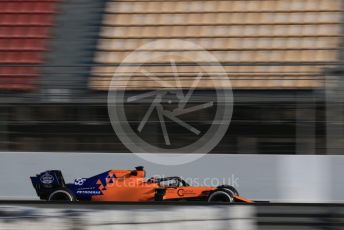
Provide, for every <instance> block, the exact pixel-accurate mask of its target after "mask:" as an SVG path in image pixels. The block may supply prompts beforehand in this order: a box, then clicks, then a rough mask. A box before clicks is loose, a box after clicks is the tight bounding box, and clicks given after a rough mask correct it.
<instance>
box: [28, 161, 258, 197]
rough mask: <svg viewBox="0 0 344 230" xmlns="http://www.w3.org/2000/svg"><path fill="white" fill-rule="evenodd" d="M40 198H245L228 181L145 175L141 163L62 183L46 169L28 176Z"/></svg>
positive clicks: (59, 172)
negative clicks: (203, 182)
mask: <svg viewBox="0 0 344 230" xmlns="http://www.w3.org/2000/svg"><path fill="white" fill-rule="evenodd" d="M31 182H32V184H33V187H34V188H35V190H36V192H37V195H38V196H39V197H40V199H41V200H49V201H59V200H65V201H87V200H88V201H132V202H145V201H180V200H185V201H208V202H228V203H231V202H246V203H251V202H252V201H251V200H248V199H246V198H243V197H240V196H239V193H238V192H237V190H236V189H235V188H234V187H232V186H229V185H222V186H218V187H203V186H199V187H195V186H190V185H189V184H187V183H186V182H185V181H184V180H182V179H181V178H180V177H166V178H150V179H148V180H146V179H145V171H144V170H143V167H142V166H139V167H136V169H135V170H109V171H106V172H103V173H101V174H98V175H95V176H93V177H89V178H79V179H75V181H74V183H69V184H68V183H67V184H66V183H65V181H64V179H63V176H62V173H61V171H59V170H48V171H45V172H42V173H40V174H37V175H36V176H34V177H31Z"/></svg>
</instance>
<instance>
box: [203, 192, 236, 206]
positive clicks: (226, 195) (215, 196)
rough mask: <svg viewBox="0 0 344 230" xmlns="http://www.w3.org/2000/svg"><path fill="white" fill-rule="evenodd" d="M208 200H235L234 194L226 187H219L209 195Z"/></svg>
mask: <svg viewBox="0 0 344 230" xmlns="http://www.w3.org/2000/svg"><path fill="white" fill-rule="evenodd" d="M208 202H211V203H215V202H221V203H222V202H223V203H232V202H234V194H233V193H231V192H229V191H226V190H224V189H217V190H215V191H214V192H212V193H211V194H210V195H209V197H208Z"/></svg>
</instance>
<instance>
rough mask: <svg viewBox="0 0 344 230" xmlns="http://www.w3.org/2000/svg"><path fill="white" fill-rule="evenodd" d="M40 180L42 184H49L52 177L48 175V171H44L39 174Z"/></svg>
mask: <svg viewBox="0 0 344 230" xmlns="http://www.w3.org/2000/svg"><path fill="white" fill-rule="evenodd" d="M40 180H41V182H42V183H43V184H51V183H53V182H54V177H53V176H52V175H50V174H49V173H44V174H43V175H42V176H41V178H40Z"/></svg>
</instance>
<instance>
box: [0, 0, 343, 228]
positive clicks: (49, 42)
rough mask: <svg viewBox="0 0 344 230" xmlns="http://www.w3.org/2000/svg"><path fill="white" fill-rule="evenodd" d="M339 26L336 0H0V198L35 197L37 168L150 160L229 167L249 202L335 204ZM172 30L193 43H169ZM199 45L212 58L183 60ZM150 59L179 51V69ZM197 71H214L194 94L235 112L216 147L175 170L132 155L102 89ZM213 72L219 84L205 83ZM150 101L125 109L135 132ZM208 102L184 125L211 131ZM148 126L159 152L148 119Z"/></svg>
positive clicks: (266, 224)
mask: <svg viewBox="0 0 344 230" xmlns="http://www.w3.org/2000/svg"><path fill="white" fill-rule="evenodd" d="M343 22H344V0H164V1H163V0H117V1H115V0H0V158H1V159H0V181H2V186H0V199H1V200H17V199H27V200H34V199H37V196H36V194H35V191H34V189H33V188H32V186H31V184H30V181H29V178H28V177H29V176H32V175H35V174H36V173H38V172H40V171H43V170H47V169H61V170H62V171H63V173H64V176H65V178H66V181H73V179H75V178H78V177H81V176H82V177H87V176H91V175H94V174H97V173H99V172H101V171H103V170H104V171H105V170H108V169H111V168H128V169H131V168H133V167H134V166H137V165H144V166H145V168H146V170H147V173H148V176H154V175H162V176H171V175H178V176H183V177H186V178H195V179H201V180H204V179H207V178H221V179H223V178H224V179H226V180H227V179H232V178H237V180H238V181H237V183H238V186H237V188H238V189H239V191H240V194H241V195H243V196H245V197H248V198H250V199H254V200H269V201H272V202H301V203H305V202H315V203H318V202H323V203H327V202H330V203H338V202H341V203H342V202H343V201H344V186H343V185H344V179H343V177H342V176H341V175H343V173H344V167H343V166H344V158H343V157H342V156H340V155H342V154H343V150H344V142H343V138H344V116H343V115H344V106H343V105H344V104H343V103H344V92H343V87H344V24H343ZM156 39H160V40H161V41H163V44H164V45H162V46H156V47H154V46H153V47H150V48H149V49H147V50H145V51H144V52H143V51H140V52H141V53H142V56H141V55H140V53H138V54H139V55H137V57H136V59H135V61H134V62H132V63H128V65H127V68H126V71H123V72H121V69H120V68H118V67H119V66H120V65H121V63H122V61H123V60H124V59H125V58H126V57H127V56H128V55H129V54H130V53H131V52H133V51H135V50H136V49H137V48H139V47H141V46H142V45H145V44H147V43H149V42H153V41H155V40H156ZM176 39H180V40H183V41H186V42H191V43H193V44H196V45H198V46H199V48H193V49H188V48H185V47H184V46H183V45H180V46H178V44H177V45H176V41H177V40H176ZM203 49H204V50H207V51H208V52H209V53H210V54H211V55H213V56H214V57H215V58H216V59H217V60H218V63H214V62H213V61H211V60H209V61H202V62H197V61H196V62H192V61H190V60H187V59H185V58H183V55H186V54H187V55H189V56H190V55H191V56H192V57H195V60H197V57H198V55H200V54H202V51H203ZM145 55H146V56H145ZM150 55H151V56H154V55H157V56H161V57H173V63H174V64H175V67H173V66H171V61H170V60H169V59H168V58H161V59H154V58H152V59H150V60H148V61H147V60H145V57H147V56H148V57H149V56H150ZM174 64H173V65H174ZM217 67H221V68H223V69H221V70H223V71H218V70H219V68H217ZM131 68H132V69H131ZM200 69H206V70H207V72H208V75H205V76H204V77H203V79H202V80H201V81H200V84H199V85H198V86H197V87H196V89H195V91H194V95H195V96H194V97H193V101H191V102H190V104H191V105H197V104H200V103H206V102H209V101H213V100H214V96H215V95H216V90H217V89H218V88H222V89H224V90H226V91H232V92H233V102H234V103H233V115H232V118H231V123H230V125H229V128H228V131H227V132H226V134H225V135H224V137H223V138H222V140H221V141H220V142H219V143H218V144H217V145H216V147H215V148H213V149H212V151H211V154H208V155H206V156H204V157H203V158H202V159H200V160H197V161H194V162H192V163H189V164H185V165H177V166H166V165H159V164H154V163H152V162H147V161H145V160H143V159H141V158H139V157H138V156H137V155H134V154H130V150H129V149H128V148H127V147H126V146H125V145H124V144H123V143H122V141H121V140H120V139H119V137H118V135H119V134H121V133H118V132H115V131H114V129H113V127H112V125H111V122H110V119H109V115H108V104H107V103H108V102H107V98H108V93H109V92H122V91H124V90H125V91H126V92H125V93H126V95H128V96H131V95H133V96H135V95H139V94H141V93H147V92H151V91H155V90H158V91H159V92H165V91H166V92H167V91H168V93H169V98H168V99H170V98H172V97H173V93H174V89H171V88H169V87H164V85H163V84H157V82H156V80H155V81H154V80H152V78H151V77H149V76H148V75H147V74H146V73H149V74H152V75H154V76H157V77H158V79H159V82H161V83H171V82H172V81H173V79H174V77H175V73H176V70H177V72H178V77H179V79H180V81H181V85H182V88H183V90H188V89H190V88H192V87H193V82H194V81H195V80H196V79H197V76H198V74H199V71H200ZM115 72H116V73H117V74H116V75H114V73H115ZM128 73H129V74H131V78H129V77H128ZM211 76H216V78H217V79H218V80H219V81H218V82H217V81H216V80H215V82H213V84H210V83H209V79H210V77H211ZM223 79H229V80H230V81H231V87H230V86H229V85H222V84H221V80H223ZM112 80H114V81H115V84H111V81H112ZM126 80H129V82H126ZM171 94H172V96H171ZM151 102H152V100H147V101H143V102H140V103H125V104H124V109H125V113H126V116H127V120H128V121H129V125H130V126H131V127H132V128H133V129H136V128H137V126H139V124H140V122H141V120H142V117H143V116H144V114H145V112H146V111H147V109H148V108H149V106H150V103H151ZM171 102H172V100H171ZM163 103H165V104H164V106H166V108H167V109H171V110H172V109H173V108H175V106H176V105H175V104H174V103H169V100H167V101H164V102H163ZM166 104H167V105H166ZM218 105H219V101H217V102H216V106H215V107H213V108H208V109H204V110H200V111H197V112H193V113H190V114H188V116H186V117H184V121H185V122H186V123H187V124H189V125H192V126H193V127H195V128H196V129H198V130H201V131H205V130H207V129H209V126H211V125H212V124H215V125H217V126H221V125H222V122H223V120H216V119H215V120H214V110H215V109H216V108H218ZM220 105H221V103H220ZM228 120H230V117H228ZM118 122H119V123H121V122H126V121H124V120H119V121H118ZM165 123H166V128H167V130H168V132H169V135H170V138H171V140H172V141H173V143H174V146H184V145H185V144H186V143H190V142H192V141H194V139H193V138H194V137H193V136H192V134H191V133H190V132H189V131H188V130H186V129H185V128H183V127H180V126H179V125H178V124H176V122H174V121H172V120H169V119H166V121H165ZM117 131H118V130H117ZM142 136H143V137H144V138H143V139H144V140H145V141H147V142H148V143H151V144H153V145H155V146H157V147H161V148H168V146H166V140H165V139H164V137H163V135H162V126H161V124H160V123H159V119H158V115H157V114H153V115H152V117H151V119H150V120H149V121H148V122H147V127H146V128H145V129H144V132H143V133H142ZM132 144H135V143H132ZM235 180H236V179H235ZM2 202H4V201H2ZM0 203H1V202H0ZM1 204H2V205H0V228H1V227H2V228H3V229H22V228H24V227H25V229H29V227H30V226H31V227H32V229H39V228H38V227H41V228H42V229H43V228H44V229H46V227H47V226H48V227H49V228H52V227H55V228H54V229H95V228H97V229H101V228H100V227H101V226H103V225H104V226H105V227H104V226H103V227H104V229H109V228H111V226H121V228H123V227H125V228H126V229H129V228H130V227H133V226H134V227H135V229H136V228H137V226H138V227H139V228H140V229H145V228H147V229H148V228H149V229H152V228H151V227H159V229H161V226H164V227H165V228H166V229H169V228H172V227H174V228H175V227H184V228H185V227H189V228H190V226H192V227H194V229H195V228H197V229H219V228H220V229H229V228H231V229H260V228H261V229H276V228H278V229H280V228H281V227H282V226H283V229H287V227H288V226H289V227H290V228H295V226H298V228H299V229H301V226H303V227H304V229H311V228H314V229H341V228H342V226H343V213H344V212H343V205H340V204H337V205H334V204H325V205H323V206H321V205H317V204H313V205H308V204H302V205H299V206H298V205H295V204H294V206H293V205H290V204H280V205H278V206H277V205H276V206H274V205H269V204H265V205H261V206H260V205H257V206H238V205H233V206H230V207H225V208H221V207H215V208H214V207H202V208H194V207H190V208H188V207H187V208H186V209H184V208H176V207H174V208H171V207H168V206H164V207H163V208H162V207H161V206H160V208H159V207H156V206H154V207H153V208H152V207H143V206H140V207H136V206H132V207H129V206H126V207H122V209H123V210H120V209H121V208H120V207H118V206H112V207H107V208H109V209H118V210H115V211H113V210H112V211H106V210H102V211H100V210H98V211H97V212H93V211H90V210H89V211H79V212H80V213H79V212H74V211H72V210H70V209H68V207H67V206H63V207H61V206H60V208H61V210H59V209H54V211H52V210H50V211H47V210H46V209H43V208H47V207H48V208H49V206H46V204H42V206H41V209H37V208H35V207H37V206H36V205H37V203H33V205H29V206H30V207H29V208H28V209H27V207H26V208H24V207H21V208H9V207H4V206H3V205H4V203H1ZM5 204H13V203H11V202H9V203H5ZM17 204H20V203H17ZM51 207H54V208H56V207H57V206H51ZM73 207H74V208H81V206H72V208H73ZM103 207H105V206H101V208H103ZM166 207H167V208H166ZM291 207H292V208H291ZM63 208H67V209H65V210H63ZM83 208H86V209H87V208H89V207H88V206H86V207H83ZM91 208H96V207H95V206H94V207H93V206H92V207H91ZM141 208H143V209H145V210H141ZM147 208H149V209H152V210H148V209H147ZM97 209H99V208H97ZM104 209H105V208H104ZM157 209H159V210H158V211H157ZM162 209H164V211H163V212H162V211H161V210H162ZM157 214H159V215H157ZM47 215H49V216H47ZM58 217H64V221H60V220H61V218H60V219H59V218H58ZM111 218H112V219H111ZM274 218H275V219H274ZM147 219H149V220H151V222H149V223H147V222H146V220H147ZM161 220H166V222H161ZM106 221H109V222H106ZM111 221H112V222H111ZM196 221H198V222H197V223H196V225H195V222H196ZM81 223H82V224H81ZM104 223H105V224H104ZM132 223H134V225H130V224H132ZM128 224H129V225H128ZM135 224H138V225H135ZM122 225H124V226H122ZM107 227H109V228H107ZM330 227H333V228H330ZM335 227H337V228H335Z"/></svg>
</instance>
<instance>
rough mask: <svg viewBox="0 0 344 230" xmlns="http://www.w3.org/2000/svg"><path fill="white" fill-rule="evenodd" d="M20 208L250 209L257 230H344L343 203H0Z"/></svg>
mask: <svg viewBox="0 0 344 230" xmlns="http://www.w3.org/2000/svg"><path fill="white" fill-rule="evenodd" d="M1 206H2V207H6V206H20V207H28V208H38V209H40V208H49V209H56V210H59V209H61V210H62V209H65V210H83V209H85V210H86V209H87V210H93V211H96V210H126V211H133V212H134V211H136V210H142V209H147V211H153V212H155V211H156V212H159V210H162V209H164V210H166V209H173V208H176V207H178V208H182V207H188V208H192V207H195V208H197V207H200V206H215V207H222V208H225V207H228V209H229V210H230V209H231V207H234V206H250V207H253V208H254V210H255V211H254V215H253V218H254V221H255V223H256V224H257V229H259V230H260V229H264V230H270V229H330V230H331V229H344V203H263V202H259V203H253V204H245V203H232V204H226V203H216V204H214V203H207V202H140V203H138V202H73V203H70V202H48V201H29V200H27V201H22V200H20V201H18V200H1V201H0V208H1Z"/></svg>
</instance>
